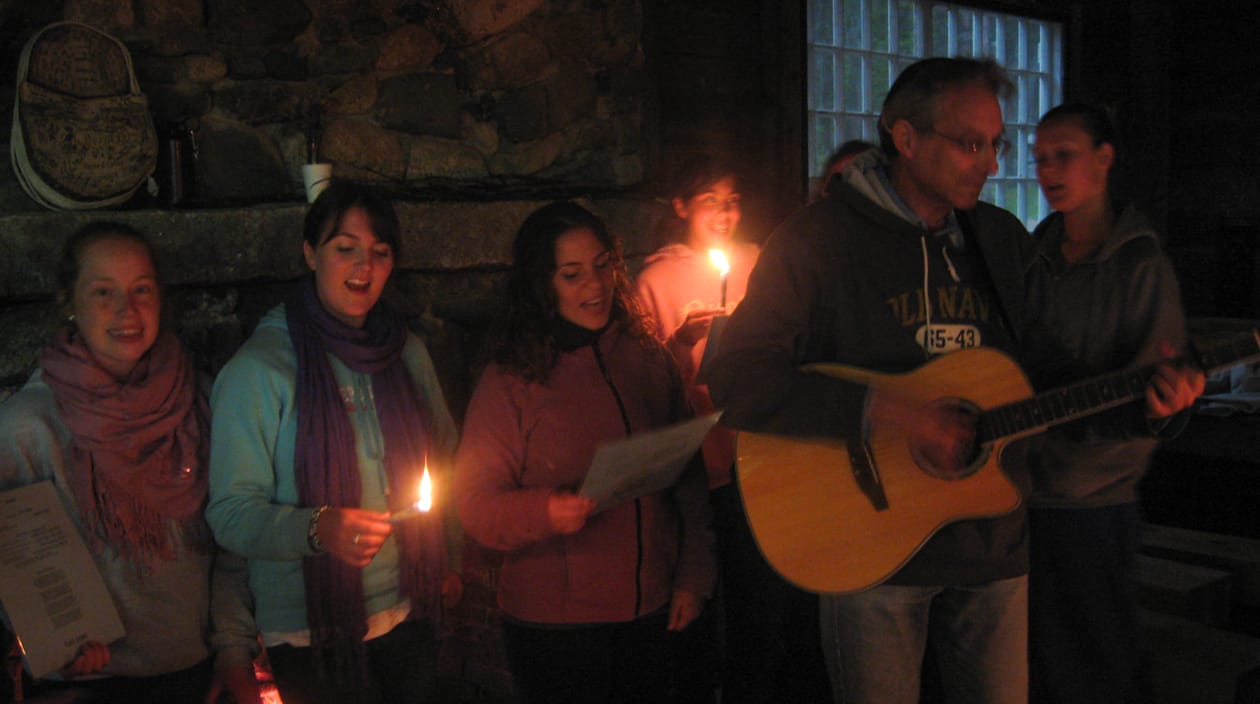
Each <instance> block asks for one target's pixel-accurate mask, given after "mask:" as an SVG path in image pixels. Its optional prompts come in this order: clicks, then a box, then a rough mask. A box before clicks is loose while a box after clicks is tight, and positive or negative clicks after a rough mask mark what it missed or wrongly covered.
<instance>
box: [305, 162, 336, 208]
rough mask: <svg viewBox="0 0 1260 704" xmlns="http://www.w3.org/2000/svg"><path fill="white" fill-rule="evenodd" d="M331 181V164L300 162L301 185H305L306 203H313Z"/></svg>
mask: <svg viewBox="0 0 1260 704" xmlns="http://www.w3.org/2000/svg"><path fill="white" fill-rule="evenodd" d="M331 181H332V164H302V185H303V186H305V187H306V202H307V203H314V202H315V199H316V198H318V197H319V194H320V193H323V192H324V189H325V188H328V184H329V182H331Z"/></svg>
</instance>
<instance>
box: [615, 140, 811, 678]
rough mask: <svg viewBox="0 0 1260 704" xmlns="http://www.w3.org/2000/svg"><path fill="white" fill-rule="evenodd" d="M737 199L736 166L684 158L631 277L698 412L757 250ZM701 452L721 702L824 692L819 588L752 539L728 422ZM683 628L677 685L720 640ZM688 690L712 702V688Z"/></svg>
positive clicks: (708, 404)
mask: <svg viewBox="0 0 1260 704" xmlns="http://www.w3.org/2000/svg"><path fill="white" fill-rule="evenodd" d="M741 201H742V196H741V193H740V185H739V180H738V177H737V173H736V169H735V168H734V166H733V165H731V164H728V163H725V162H723V161H721V160H719V159H716V158H714V157H712V156H708V155H701V156H697V157H693V158H691V159H690V160H688V161H686V162H684V163H683V164H682V165H681V167H680V168H679V170H678V172H677V175H676V176H675V178H674V185H673V188H672V193H671V197H670V205H671V206H672V210H673V214H674V216H675V217H674V218H671V219H670V220H669V221H668V223H667V228H666V229H667V231H668V232H670V233H672V238H671V239H672V240H673V241H672V242H671V243H669V244H666V245H665V246H664V247H662V248H660V249H659V250H657V251H656V252H655V253H653V254H652V255H650V256H648V258H647V260H646V262H645V263H644V267H643V270H642V271H641V272H640V273H639V276H638V293H639V299H640V300H641V301H642V302H643V305H644V306H645V307H646V308H647V309H648V311H649V312H651V313H652V315H653V317H654V318H655V320H656V330H655V333H656V335H657V337H658V338H659V339H661V340H662V341H663V342H664V343H665V345H666V347H667V348H668V349H669V350H670V352H671V353H672V354H673V356H674V359H675V360H676V361H677V362H678V366H679V369H680V370H681V371H682V376H683V381H684V383H685V384H686V387H687V396H688V400H689V401H690V403H691V405H692V407H693V408H694V409H695V411H696V413H708V412H711V411H712V410H714V409H713V401H712V399H710V398H709V391H708V387H707V386H706V385H704V384H702V383H699V381H698V379H697V375H698V373H699V368H700V361H701V360H702V359H703V357H704V352H705V347H706V345H707V344H708V337H709V330H710V326H711V325H712V324H713V320H714V317H715V316H717V315H722V314H725V313H729V312H730V311H731V310H732V309H734V307H735V306H736V305H738V304H739V302H740V301H741V300H742V299H743V297H744V291H745V289H746V287H747V284H748V277H749V274H750V273H751V271H752V269H753V267H754V265H755V264H756V262H757V256H758V254H760V248H759V247H758V246H757V245H756V244H753V243H750V242H742V241H737V240H736V236H737V231H738V227H739V222H740V216H741V214H742V211H741ZM714 252H716V253H717V255H719V256H713V255H712V253H714ZM722 255H724V256H722ZM723 259H725V262H722V260H723ZM715 260H716V261H715ZM723 263H725V264H726V265H727V266H722V264H723ZM724 269H729V272H726V271H723V270H724ZM703 451H704V460H705V468H706V470H707V473H708V478H709V489H710V491H711V500H712V503H713V510H714V528H715V529H716V532H717V540H718V565H719V568H720V574H721V578H722V588H721V591H720V595H721V602H722V608H723V614H724V616H725V620H726V629H725V633H726V646H725V654H724V660H725V662H724V663H723V666H722V669H723V670H724V674H723V675H722V677H721V680H722V701H723V702H724V703H725V702H769V701H793V702H813V701H818V702H823V701H830V691H829V686H828V683H827V675H826V669H825V668H824V666H823V660H822V650H821V646H820V640H819V639H820V635H819V629H818V606H817V598H816V597H814V596H812V595H808V594H804V593H802V592H799V591H797V590H795V589H793V588H792V587H790V586H789V585H787V584H786V583H784V582H783V580H782V579H780V578H779V577H778V575H776V574H775V573H774V571H773V570H772V569H771V568H770V566H769V565H768V564H766V562H765V559H764V558H763V557H762V556H761V553H760V551H759V550H758V548H757V546H756V544H755V542H754V541H753V537H752V534H751V533H750V532H749V530H748V523H747V520H746V518H745V516H744V511H743V505H742V503H741V501H740V498H739V492H738V489H737V487H736V486H735V484H734V482H733V476H732V474H733V470H734V465H735V433H734V431H731V430H730V429H728V428H725V427H723V426H721V425H718V426H715V427H714V428H713V430H712V431H710V433H709V435H708V436H707V437H706V438H705V441H704V448H703ZM692 630H693V631H694V633H691V634H687V635H686V636H685V637H684V638H685V640H687V641H688V643H687V645H686V647H685V648H684V649H683V652H684V653H687V654H688V656H689V661H688V662H687V663H686V664H685V665H684V666H683V667H682V670H681V673H680V677H679V687H680V689H682V688H683V687H684V683H685V682H686V681H687V677H688V674H687V673H688V672H689V671H696V670H702V671H703V672H704V673H709V672H712V670H713V669H714V665H713V664H712V663H706V662H704V661H705V660H706V659H709V660H712V659H714V658H715V657H716V656H715V654H714V653H713V646H712V645H710V644H711V643H714V642H716V640H717V629H716V624H715V623H701V624H698V625H697V627H696V628H694V629H692ZM704 684H708V683H704ZM710 690H711V688H710ZM686 698H687V699H688V700H689V701H696V700H699V699H704V700H706V701H712V692H711V691H705V692H695V693H693V694H690V695H689V696H687V697H686Z"/></svg>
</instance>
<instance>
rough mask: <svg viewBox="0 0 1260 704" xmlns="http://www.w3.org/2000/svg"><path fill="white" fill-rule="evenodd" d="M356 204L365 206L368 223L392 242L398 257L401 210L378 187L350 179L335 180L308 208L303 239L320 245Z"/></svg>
mask: <svg viewBox="0 0 1260 704" xmlns="http://www.w3.org/2000/svg"><path fill="white" fill-rule="evenodd" d="M353 208H361V209H362V210H363V212H364V213H366V214H367V217H368V223H369V224H370V225H371V226H372V232H373V233H375V234H376V239H377V240H379V241H381V242H384V243H385V244H387V245H389V248H390V249H391V250H392V251H393V254H394V259H395V261H397V259H398V256H399V254H400V252H399V248H400V247H401V246H402V243H401V242H400V241H399V236H398V214H397V213H396V212H394V204H393V203H391V202H390V201H389V199H388V198H386V197H385V196H383V195H381V193H379V192H378V191H376V190H374V189H372V188H369V187H367V186H363V185H360V184H357V183H352V182H350V181H333V182H332V183H331V184H329V186H328V188H325V189H324V192H323V193H320V194H319V197H318V198H316V199H315V202H314V203H312V204H311V208H310V210H308V211H306V220H305V222H303V224H302V239H304V240H305V241H306V243H307V244H309V245H310V246H311V249H319V246H320V245H321V244H323V241H324V240H326V239H327V238H328V236H329V235H331V234H335V233H336V232H337V231H338V230H339V229H340V228H341V221H342V220H343V219H345V217H346V213H347V212H348V211H350V210H351V209H353Z"/></svg>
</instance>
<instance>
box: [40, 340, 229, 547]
mask: <svg viewBox="0 0 1260 704" xmlns="http://www.w3.org/2000/svg"><path fill="white" fill-rule="evenodd" d="M40 368H41V369H42V370H43V379H44V382H45V383H46V384H48V386H49V388H51V389H52V392H53V397H54V398H55V399H56V401H57V409H58V411H60V413H61V418H62V420H63V421H64V422H65V424H66V427H67V428H68V429H69V430H70V434H71V438H72V439H71V462H70V466H69V467H68V468H67V476H68V480H69V482H70V485H71V491H73V493H74V499H75V502H76V503H77V504H78V507H79V514H80V516H81V517H82V519H83V522H84V531H85V532H86V533H87V534H88V536H89V542H90V543H91V544H92V546H93V549H95V550H98V551H99V550H100V549H101V548H102V547H103V546H104V545H109V546H110V547H112V548H113V549H114V550H115V551H117V552H118V553H119V554H120V555H122V556H124V557H126V558H127V559H130V560H132V561H133V562H135V563H137V564H139V565H143V564H145V563H147V562H148V561H149V560H151V559H152V558H154V557H158V558H161V559H164V560H169V559H173V558H174V557H176V555H177V554H178V552H179V541H180V533H179V532H177V531H172V527H175V526H178V527H180V528H182V529H183V535H184V536H185V537H195V538H197V539H198V540H199V541H206V540H207V537H208V533H207V531H206V530H205V521H204V519H203V517H202V509H203V508H204V506H205V501H206V469H207V466H208V465H207V463H206V447H207V444H206V443H205V442H203V438H206V437H208V435H209V427H208V423H207V419H208V417H209V416H208V413H207V406H206V402H205V398H204V397H202V396H201V394H199V393H197V388H196V383H195V376H196V374H195V372H194V370H193V366H192V363H191V362H190V360H189V358H188V355H187V354H185V352H184V350H183V348H182V347H181V346H180V344H179V341H178V340H177V339H176V338H175V336H174V335H173V334H171V333H169V332H168V333H162V334H161V335H159V336H158V339H157V341H156V342H155V343H154V345H153V347H152V348H151V349H150V350H149V351H148V352H147V353H146V354H145V356H144V357H142V358H141V359H140V361H139V362H138V363H137V364H136V366H135V369H133V370H132V371H131V374H130V375H129V376H128V377H127V378H126V379H125V380H123V381H118V380H116V379H114V378H113V377H112V376H110V374H109V373H108V372H106V371H105V370H104V369H102V368H101V367H100V366H99V365H98V364H97V363H96V361H95V360H94V359H93V358H92V354H91V353H90V352H89V351H88V349H87V347H86V346H84V344H83V340H82V338H81V337H80V336H79V335H78V334H77V333H76V332H75V331H73V330H70V329H68V328H67V329H63V330H61V331H60V332H58V334H57V335H56V337H55V338H54V339H53V342H52V344H51V345H49V346H48V347H47V348H46V349H45V350H44V352H43V354H42V355H41V357H40ZM207 547H208V546H207Z"/></svg>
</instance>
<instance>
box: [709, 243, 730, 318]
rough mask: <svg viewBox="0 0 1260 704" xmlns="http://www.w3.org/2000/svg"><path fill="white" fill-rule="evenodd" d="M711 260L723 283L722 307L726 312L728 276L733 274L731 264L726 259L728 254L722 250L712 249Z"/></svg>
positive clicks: (710, 252)
mask: <svg viewBox="0 0 1260 704" xmlns="http://www.w3.org/2000/svg"><path fill="white" fill-rule="evenodd" d="M709 259H710V260H712V261H713V266H715V267H717V270H718V278H719V279H720V281H721V289H722V297H721V307H722V311H723V312H726V275H727V274H729V273H731V264H730V262H729V261H727V259H726V252H723V251H722V250H720V249H710V250H709Z"/></svg>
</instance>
